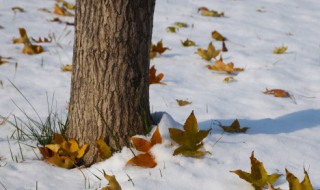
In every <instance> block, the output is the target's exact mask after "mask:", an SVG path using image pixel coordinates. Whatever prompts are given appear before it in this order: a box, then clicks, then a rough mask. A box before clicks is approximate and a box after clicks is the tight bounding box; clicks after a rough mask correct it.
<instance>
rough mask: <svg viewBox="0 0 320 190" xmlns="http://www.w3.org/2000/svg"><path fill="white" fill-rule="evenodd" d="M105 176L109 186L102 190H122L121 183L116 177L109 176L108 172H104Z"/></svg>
mask: <svg viewBox="0 0 320 190" xmlns="http://www.w3.org/2000/svg"><path fill="white" fill-rule="evenodd" d="M103 175H104V178H106V180H108V181H109V184H108V186H106V187H103V188H102V189H101V190H122V189H121V186H120V184H119V182H118V181H117V179H116V176H114V175H108V174H106V172H105V171H104V170H103Z"/></svg>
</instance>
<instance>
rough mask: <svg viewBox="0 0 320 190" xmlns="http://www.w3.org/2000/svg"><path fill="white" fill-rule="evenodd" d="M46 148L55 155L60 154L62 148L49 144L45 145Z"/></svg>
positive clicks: (58, 145)
mask: <svg viewBox="0 0 320 190" xmlns="http://www.w3.org/2000/svg"><path fill="white" fill-rule="evenodd" d="M45 147H46V148H48V149H50V150H51V151H52V152H54V153H58V152H59V150H60V148H61V146H60V144H47V145H45Z"/></svg>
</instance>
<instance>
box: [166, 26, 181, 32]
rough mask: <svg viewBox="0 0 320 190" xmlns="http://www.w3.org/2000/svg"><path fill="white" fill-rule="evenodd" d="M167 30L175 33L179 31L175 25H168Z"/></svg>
mask: <svg viewBox="0 0 320 190" xmlns="http://www.w3.org/2000/svg"><path fill="white" fill-rule="evenodd" d="M167 31H168V32H171V33H177V32H178V31H179V29H178V28H176V27H175V26H168V27H167Z"/></svg>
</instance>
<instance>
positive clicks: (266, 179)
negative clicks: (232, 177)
mask: <svg viewBox="0 0 320 190" xmlns="http://www.w3.org/2000/svg"><path fill="white" fill-rule="evenodd" d="M250 160H251V173H248V172H244V171H242V170H235V171H231V172H232V173H235V174H237V175H238V176H239V177H240V178H241V179H243V180H246V181H247V182H249V183H251V185H252V186H253V187H254V188H255V190H262V189H263V188H264V187H265V186H267V185H268V184H270V185H272V184H274V182H276V181H277V180H278V178H279V177H280V176H281V174H271V175H268V173H267V171H266V170H265V168H264V166H263V163H262V162H260V161H259V160H257V159H256V158H255V157H254V152H252V154H251V157H250Z"/></svg>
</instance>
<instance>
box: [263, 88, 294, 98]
mask: <svg viewBox="0 0 320 190" xmlns="http://www.w3.org/2000/svg"><path fill="white" fill-rule="evenodd" d="M263 93H264V94H269V95H273V96H274V97H279V98H290V94H289V92H287V91H285V90H282V89H271V90H268V89H266V91H264V92H263Z"/></svg>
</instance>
